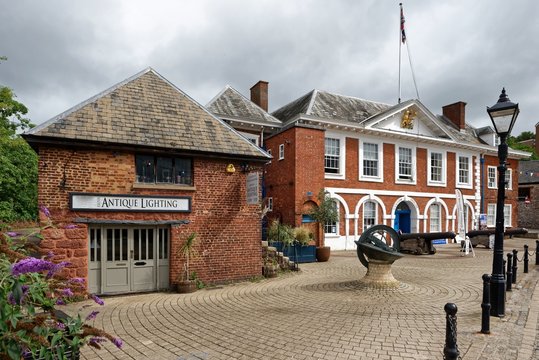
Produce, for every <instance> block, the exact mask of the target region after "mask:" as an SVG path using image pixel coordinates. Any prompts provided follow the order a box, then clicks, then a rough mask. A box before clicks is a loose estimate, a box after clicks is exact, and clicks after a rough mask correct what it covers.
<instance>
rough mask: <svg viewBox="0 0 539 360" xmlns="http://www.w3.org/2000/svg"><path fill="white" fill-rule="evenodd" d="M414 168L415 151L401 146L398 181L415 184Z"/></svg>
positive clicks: (399, 149)
mask: <svg viewBox="0 0 539 360" xmlns="http://www.w3.org/2000/svg"><path fill="white" fill-rule="evenodd" d="M414 167H415V154H414V149H412V148H409V147H401V146H399V147H398V150H397V180H398V181H401V182H402V181H405V182H414V173H415V169H414Z"/></svg>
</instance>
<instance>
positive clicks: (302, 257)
mask: <svg viewBox="0 0 539 360" xmlns="http://www.w3.org/2000/svg"><path fill="white" fill-rule="evenodd" d="M270 246H274V247H275V248H277V251H280V252H282V253H283V254H284V256H286V257H288V258H289V259H290V260H291V261H294V262H296V263H308V262H315V261H316V246H314V245H307V246H301V245H294V246H287V247H286V248H284V249H283V243H282V242H280V241H275V242H272V243H270ZM296 255H297V258H296Z"/></svg>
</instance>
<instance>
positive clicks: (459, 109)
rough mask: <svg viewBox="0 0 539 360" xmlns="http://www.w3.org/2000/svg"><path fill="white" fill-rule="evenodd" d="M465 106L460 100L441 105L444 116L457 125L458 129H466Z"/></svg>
mask: <svg viewBox="0 0 539 360" xmlns="http://www.w3.org/2000/svg"><path fill="white" fill-rule="evenodd" d="M465 107H466V103H465V102H462V101H458V102H456V103H454V104H450V105H446V106H443V107H442V110H443V114H444V116H445V117H446V118H448V119H449V120H451V121H452V122H453V124H455V125H457V127H458V128H459V129H460V130H464V129H466V122H465V117H464V113H465V111H464V108H465Z"/></svg>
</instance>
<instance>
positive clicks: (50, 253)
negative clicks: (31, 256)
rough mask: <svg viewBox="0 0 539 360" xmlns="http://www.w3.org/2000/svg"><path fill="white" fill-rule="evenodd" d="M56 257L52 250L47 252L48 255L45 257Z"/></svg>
mask: <svg viewBox="0 0 539 360" xmlns="http://www.w3.org/2000/svg"><path fill="white" fill-rule="evenodd" d="M53 257H54V253H53V252H52V251H49V252H48V253H47V255H45V259H46V260H48V259H52V258H53Z"/></svg>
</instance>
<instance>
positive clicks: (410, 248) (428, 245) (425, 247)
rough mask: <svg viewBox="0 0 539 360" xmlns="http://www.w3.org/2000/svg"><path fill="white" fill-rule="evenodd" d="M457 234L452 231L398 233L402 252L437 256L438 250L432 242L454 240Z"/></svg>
mask: <svg viewBox="0 0 539 360" xmlns="http://www.w3.org/2000/svg"><path fill="white" fill-rule="evenodd" d="M455 236H456V234H455V233H454V232H452V231H446V232H431V233H406V234H401V233H398V242H399V246H398V248H399V249H400V251H401V252H407V253H411V254H415V255H424V254H430V255H432V254H435V253H436V249H435V248H434V246H433V244H432V242H433V241H434V240H438V239H454V238H455Z"/></svg>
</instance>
